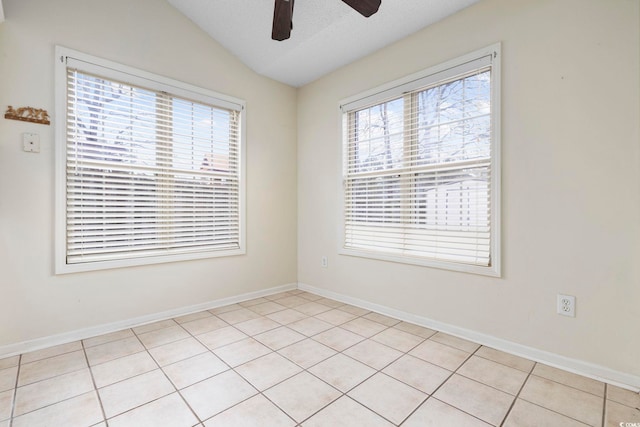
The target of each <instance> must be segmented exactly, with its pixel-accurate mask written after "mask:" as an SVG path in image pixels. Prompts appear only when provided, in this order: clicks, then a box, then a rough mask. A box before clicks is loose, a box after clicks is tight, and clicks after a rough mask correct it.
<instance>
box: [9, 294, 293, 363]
mask: <svg viewBox="0 0 640 427" xmlns="http://www.w3.org/2000/svg"><path fill="white" fill-rule="evenodd" d="M294 289H297V284H296V283H289V284H286V285H282V286H276V287H273V288H269V289H263V290H260V291H255V292H249V293H246V294H241V295H237V296H233V297H228V298H222V299H218V300H214V301H209V302H205V303H201V304H195V305H190V306H187V307H181V308H175V309H172V310H167V311H163V312H160V313H154V314H148V315H145V316H140V317H135V318H133V319H127V320H121V321H118V322H113V323H107V324H104V325H99V326H93V327H90V328H85V329H79V330H75V331H71V332H64V333H62V334H57V335H51V336H48V337H42V338H36V339H34V340H29V341H23V342H19V343H15V344H9V345H5V346H1V347H0V359H1V358H4V357H10V356H15V355H18V354H23V353H27V352H30V351H35V350H40V349H43V348H47V347H52V346H54V345H60V344H66V343H70V342H74V341H78V340H81V339H85V338H90V337H94V336H97V335H103V334H108V333H110V332H116V331H120V330H122V329H127V328H133V327H136V326H141V325H145V324H147V323H153V322H158V321H161V320H166V319H172V318H174V317H179V316H185V315H187V314H191V313H197V312H199V311H203V310H211V309H213V308H217V307H222V306H225V305H229V304H236V303H239V302H242V301H248V300H251V299H254V298H260V297H264V296H268V295H273V294H277V293H279V292H285V291H291V290H294Z"/></svg>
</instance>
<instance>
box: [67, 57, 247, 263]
mask: <svg viewBox="0 0 640 427" xmlns="http://www.w3.org/2000/svg"><path fill="white" fill-rule="evenodd" d="M57 58H58V64H57V70H56V73H57V74H56V79H57V80H56V81H57V85H58V87H57V89H58V92H57V109H56V116H57V119H58V121H57V122H56V123H57V130H58V134H57V153H56V154H57V194H56V200H57V204H58V209H57V214H58V217H57V224H56V227H57V228H56V232H57V235H56V245H57V260H56V267H57V273H66V272H74V271H85V270H95V269H102V268H113V267H122V266H128V265H140V264H151V263H159V262H167V261H177V260H186V259H195V258H204V257H214V256H224V255H235V254H241V253H243V252H244V236H243V233H244V224H243V218H244V215H243V205H244V202H243V195H244V190H243V186H244V182H243V181H244V180H243V169H244V168H243V164H244V162H243V151H244V150H243V143H242V122H243V115H244V105H243V103H242V101H238V100H234V99H231V98H228V97H224V96H223V95H219V94H215V93H212V92H210V91H207V90H205V89H200V88H196V87H193V86H190V85H186V84H184V83H181V82H177V81H173V80H170V79H166V78H163V77H160V76H155V75H152V74H150V73H146V72H144V71H141V70H135V69H132V68H130V67H125V66H122V65H119V64H115V63H111V62H108V61H105V60H101V59H99V58H94V57H90V56H88V55H84V54H81V53H78V52H73V51H70V50H68V49H64V48H58V49H57Z"/></svg>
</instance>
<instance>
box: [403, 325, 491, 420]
mask: <svg viewBox="0 0 640 427" xmlns="http://www.w3.org/2000/svg"><path fill="white" fill-rule="evenodd" d="M436 333H437V332H436ZM433 335H436V334H433ZM433 335H431V336H430V337H429V338H427V339H425V340H424V341H423V342H426V341H428V340H429V339H431V337H433ZM432 341H433V340H432ZM434 342H438V341H434ZM439 344H442V343H439ZM442 345H446V344H442ZM448 347H451V346H448ZM451 348H455V347H451ZM481 348H482V345H478V348H476V349H475V350H474V351H472V352H470V353H469V355H468V356H467V357H466V358H465V359H464V360H463V361H462V363H460V365H458V367H457V368H456V369H455V370H453V371H449V372H451V374H450V375H449V376H448V377H447V378H446V379H445V380H444V381H442V382H441V383H440V385H439V386H438V387H436V388H435V389H434V390H433V391H432V392H431V394H428V395H427V398H426V399H425V400H424V402H422V403H421V404H420V405H418V407H417V408H416V409H414V410H413V411H411V413H410V414H409V415H407V416H406V417H405V418H404V419H403V420H402V422H400V424H398V425H402V424H403V423H405V422H407V420H408V419H409V418H410V417H411V416H412V415H413V414H415V413H416V411H417V410H418V409H420V407H421V406H422V405H424V404H425V403H426V402H427V401H428V400H429V399H435V400H437V401H438V402H442V403H444V404H445V405H448V406H450V407H452V408H455V409H457V410H458V411H461V412H464V413H465V414H467V415H469V416H471V417H473V418H475V419H477V420H480V418H478V417H476V416H475V415H473V414H470V413H468V412H466V411H463V410H462V409H460V408H458V407H456V406H453V405H450V404H448V403H447V402H443V401H441V400H440V399H438V398H437V397H435V396H434V395H435V394H436V393H437V391H438V390H440V388H442V386H443V385H445V384H446V383H447V381H449V380H450V379H451V377H453V376H454V375H455V374H456V372H458V369H460V368H461V367H462V366H463V365H464V364H465V363H467V361H468V360H469V359H471V357H473V355H475V354H476V353H477V352H478V350H480V349H481ZM457 350H460V349H459V348H458V349H457ZM462 351H464V350H462ZM410 356H411V355H410ZM413 357H415V356H413ZM418 359H420V358H419V357H418ZM420 360H422V359H420ZM425 362H427V361H426V360H425ZM427 363H430V362H427ZM432 365H435V364H433V363H432ZM435 366H438V367H440V368H442V369H445V370H447V371H448V369H447V368H444V367H442V366H439V365H435ZM465 378H466V377H465ZM398 381H399V380H398ZM403 383H404V382H403ZM485 385H486V384H485ZM425 394H426V393H425ZM480 421H482V422H485V421H484V420H480Z"/></svg>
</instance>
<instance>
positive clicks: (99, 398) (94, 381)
mask: <svg viewBox="0 0 640 427" xmlns="http://www.w3.org/2000/svg"><path fill="white" fill-rule="evenodd" d="M80 345H81V346H82V354H84V360H85V362H87V369H89V375H91V383H92V384H93V392H94V393H95V394H96V397H97V398H98V403H99V404H100V411H101V412H102V420H103V421H104V423H105V424H106V425H107V427H108V426H109V422H108V421H107V413H106V412H105V410H104V405H103V404H102V398H101V397H100V393H99V392H98V385H97V384H96V379H95V377H94V376H93V369H91V364H89V356H87V351H86V349H85V348H84V341H82V340H80Z"/></svg>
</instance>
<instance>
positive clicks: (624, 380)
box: [298, 283, 640, 392]
mask: <svg viewBox="0 0 640 427" xmlns="http://www.w3.org/2000/svg"><path fill="white" fill-rule="evenodd" d="M298 289H300V290H303V291H307V292H311V293H313V294H317V295H320V296H323V297H326V298H330V299H334V300H336V301H340V302H344V303H346V304H351V305H355V306H357V307H361V308H364V309H367V310H371V311H375V312H377V313H380V314H384V315H387V316H390V317H394V318H396V319H399V320H404V321H406V322H409V323H413V324H416V325H419V326H424V327H426V328H429V329H434V330H437V331H441V332H445V333H447V334H450V335H454V336H457V337H459V338H464V339H467V340H469V341H473V342H475V343H478V344H482V345H486V346H488V347H492V348H495V349H497V350H501V351H504V352H506V353H510V354H513V355H516V356H520V357H524V358H526V359H530V360H533V361H535V362H540V363H544V364H546V365H549V366H553V367H555V368H559V369H563V370H565V371H569V372H573V373H575V374H578V375H582V376H585V377H589V378H593V379H595V380H598V381H603V382H606V383H608V384H612V385H615V386H618V387H622V388H626V389H629V390H633V391H635V392H638V391H640V377H638V376H636V375H631V374H627V373H625V372H619V371H615V370H613V369H610V368H607V367H605V366H601V365H597V364H594V363H590V362H585V361H583V360H579V359H572V358H570V357H565V356H561V355H559V354H555V353H551V352H548V351H544V350H539V349H536V348H533V347H528V346H525V345H522V344H516V343H513V342H511V341H507V340H503V339H501V338H496V337H494V336H491V335H486V334H483V333H480V332H476V331H472V330H470V329H465V328H460V327H458V326H454V325H450V324H447V323H443V322H439V321H437V320H432V319H429V318H426V317H422V316H418V315H415V314H411V313H407V312H404V311H400V310H396V309H393V308H389V307H386V306H383V305H379V304H375V303H372V302H369V301H365V300H361V299H358V298H354V297H350V296H347V295H343V294H340V293H337V292H333V291H328V290H326V289H322V288H317V287H315V286H311V285H307V284H305V283H298Z"/></svg>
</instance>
